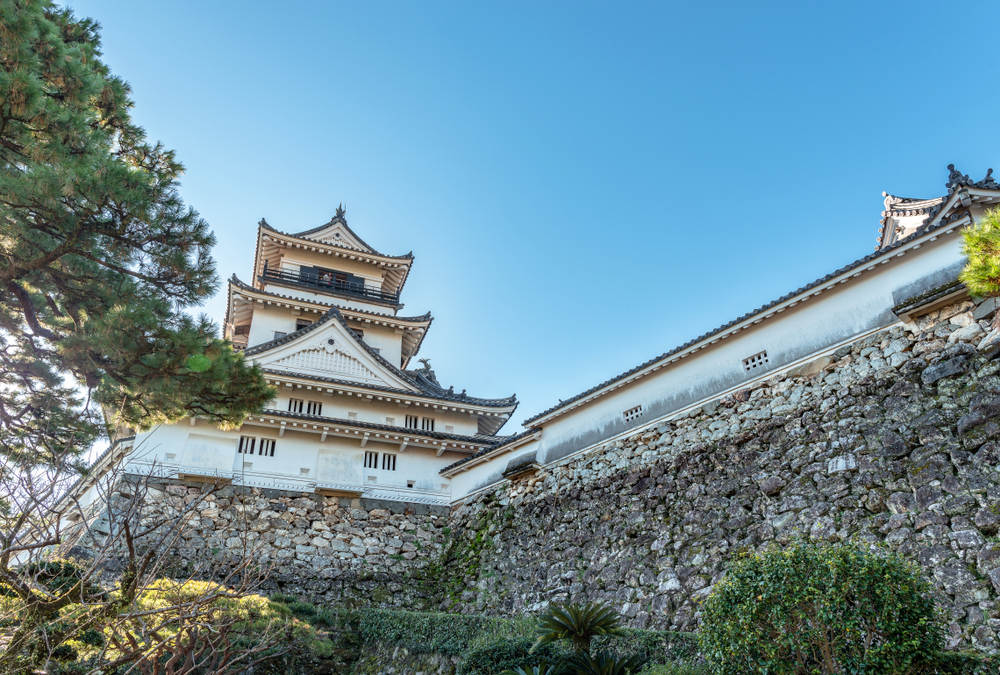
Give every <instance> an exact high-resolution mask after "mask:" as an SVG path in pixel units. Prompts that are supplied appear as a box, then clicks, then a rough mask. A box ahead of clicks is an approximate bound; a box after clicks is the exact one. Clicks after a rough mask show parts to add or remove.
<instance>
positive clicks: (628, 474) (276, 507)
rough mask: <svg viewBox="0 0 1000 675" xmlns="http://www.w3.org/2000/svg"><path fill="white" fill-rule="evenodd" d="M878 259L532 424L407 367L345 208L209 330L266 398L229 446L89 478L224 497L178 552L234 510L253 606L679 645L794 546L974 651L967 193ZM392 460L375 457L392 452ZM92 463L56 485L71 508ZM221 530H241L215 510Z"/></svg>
mask: <svg viewBox="0 0 1000 675" xmlns="http://www.w3.org/2000/svg"><path fill="white" fill-rule="evenodd" d="M885 203H886V208H885V211H884V212H883V214H882V223H881V225H882V227H881V229H880V232H879V239H878V242H877V248H876V250H875V251H874V252H873V253H871V254H869V255H866V256H864V257H862V258H860V259H859V260H857V261H856V262H854V263H851V264H850V265H847V266H845V267H843V268H841V269H839V270H836V271H834V272H832V273H830V274H828V275H826V276H824V277H822V278H820V279H818V280H817V281H815V282H813V283H811V284H809V285H807V286H805V287H803V288H800V289H797V290H795V291H793V292H791V293H789V294H787V295H785V296H783V297H782V298H779V299H777V300H775V301H774V302H772V303H769V304H768V305H765V306H764V307H761V308H759V309H757V310H754V311H753V312H749V313H748V314H746V315H744V316H742V317H740V318H738V319H735V320H734V321H732V322H730V323H728V324H726V325H725V326H722V327H720V328H718V329H717V330H715V331H712V332H710V333H707V334H705V335H703V336H700V337H698V338H696V339H694V340H692V341H691V342H689V343H687V344H685V345H682V346H680V347H677V348H674V349H671V350H669V351H667V352H665V353H663V354H662V355H660V356H658V357H656V358H653V359H650V360H649V361H647V362H645V363H643V364H640V365H638V366H636V367H635V368H633V369H631V370H630V371H628V372H626V373H623V374H622V375H620V376H618V377H615V378H612V379H610V380H608V381H606V382H604V383H601V384H599V385H597V386H595V387H593V388H591V389H589V390H588V391H585V392H582V393H580V394H579V395H577V396H575V397H573V398H571V399H569V400H566V401H562V402H560V403H559V405H557V406H555V407H553V408H550V409H549V410H546V411H544V412H542V413H540V414H537V415H534V416H532V417H531V418H529V419H528V420H527V421H526V422H525V423H524V426H523V428H522V429H521V430H507V432H506V434H503V435H501V427H502V425H503V423H504V422H505V421H506V420H507V418H508V417H509V416H510V415H511V413H512V412H513V410H514V407H515V405H516V402H515V400H514V399H513V397H511V398H509V399H481V398H474V397H471V396H469V395H467V394H466V393H465V392H464V391H463V392H461V393H456V392H455V391H454V390H453V389H446V388H444V387H443V386H442V385H440V384H439V383H438V382H437V381H436V379H435V378H434V376H433V373H432V372H431V371H430V370H429V369H428V368H426V367H425V368H423V369H414V368H413V367H412V365H411V361H412V360H413V359H414V358H415V357H416V355H417V351H418V349H419V347H420V344H421V341H422V340H423V337H424V334H425V333H426V331H427V329H428V327H429V326H430V316H429V315H424V316H420V317H412V318H403V317H397V316H396V313H395V311H396V309H398V304H399V293H400V291H401V290H402V287H403V284H404V283H405V280H406V276H407V274H408V272H409V267H410V264H411V262H412V257H410V256H403V257H391V256H385V255H382V254H380V253H377V252H375V251H374V250H373V249H371V248H370V247H369V246H368V245H367V244H365V243H364V242H363V241H362V240H361V239H360V238H358V237H357V235H356V234H354V232H352V231H351V230H350V229H349V228H348V227H347V223H346V220H345V217H344V214H343V213H342V212H338V215H337V216H335V218H334V219H333V220H331V222H330V223H328V224H327V225H324V226H322V227H320V228H317V229H314V230H308V231H306V232H302V233H300V234H298V235H287V234H283V233H281V232H278V231H276V230H274V229H272V228H270V226H268V225H267V224H266V223H264V222H262V223H261V225H260V227H259V229H258V246H257V256H256V261H255V267H254V273H253V278H252V283H249V284H245V283H242V282H240V281H238V280H236V279H235V278H234V279H233V281H232V282H231V283H230V286H229V309H228V315H227V317H226V324H225V325H226V331H227V334H228V335H230V336H231V337H232V339H233V341H234V342H236V343H237V344H238V345H239V346H241V347H243V348H244V349H245V353H246V354H247V357H248V358H249V359H252V360H254V361H255V362H257V363H260V364H261V366H262V367H263V368H264V370H265V372H266V373H267V376H268V379H269V380H270V381H271V382H272V383H274V384H275V385H276V386H277V387H278V388H279V392H280V393H279V397H278V399H277V401H276V402H275V403H274V404H273V409H270V410H266V411H264V412H263V413H262V414H260V415H255V416H254V417H253V418H252V419H250V420H248V421H247V423H246V424H245V425H244V426H243V428H242V429H241V430H239V431H235V432H224V431H220V430H218V429H216V428H215V427H214V426H211V425H208V424H207V423H205V422H204V421H199V420H197V419H191V420H185V421H183V422H181V423H179V424H176V425H173V426H171V427H164V428H161V429H158V430H155V431H153V432H150V433H148V434H136V435H134V437H129V436H131V435H130V434H129V435H127V436H126V437H123V438H122V439H119V441H118V442H117V443H116V444H115V445H114V446H113V447H112V448H110V449H109V451H108V453H107V454H106V455H105V456H104V457H103V458H102V459H101V460H99V464H98V467H100V466H102V464H100V462H104V463H105V465H108V466H110V465H111V464H112V463H113V462H115V461H117V458H122V461H124V462H125V465H126V467H127V468H128V471H130V472H133V473H143V472H145V473H155V475H156V476H157V481H158V482H157V483H156V485H157V488H156V489H155V490H154V491H153V493H152V495H151V504H150V508H151V509H154V510H166V511H167V512H169V509H177V508H179V507H182V506H183V505H184V504H185V503H186V501H189V500H190V499H192V498H193V495H194V492H196V491H197V481H199V480H208V479H212V480H219V479H221V480H225V481H228V482H230V483H231V486H230V487H228V488H226V490H224V491H222V492H221V493H219V495H217V496H213V499H212V505H211V506H210V507H209V508H206V509H203V510H202V511H201V513H200V515H199V517H198V518H197V519H196V520H195V522H193V523H192V526H191V530H190V533H189V534H188V535H187V538H186V539H185V541H184V545H182V546H180V547H178V548H177V550H176V551H175V552H174V553H175V554H176V555H178V556H179V557H180V558H181V559H182V560H190V559H193V558H197V557H199V556H204V555H206V551H207V550H212V549H217V548H220V547H221V548H224V547H225V546H226V545H227V541H228V540H229V538H230V537H231V536H232V528H233V527H234V523H235V522H236V521H237V519H238V517H245V516H246V515H247V514H249V518H250V519H251V527H252V530H253V531H254V532H255V535H254V536H256V537H257V538H258V539H259V540H260V541H261V542H262V543H263V544H264V548H263V549H262V550H263V551H264V553H263V555H264V557H265V558H266V559H267V560H271V561H275V562H276V563H277V565H278V566H277V572H276V574H275V576H274V577H273V579H272V583H273V584H274V585H275V586H276V587H281V588H282V590H283V591H284V592H292V593H297V594H301V595H303V596H306V597H309V598H310V599H312V600H315V601H326V602H341V603H343V602H347V603H366V604H383V605H398V606H406V607H424V608H430V607H438V608H442V609H449V610H450V611H465V612H472V611H480V612H488V613H515V612H521V611H526V610H533V609H538V608H539V607H541V606H542V605H543V604H544V603H546V602H548V601H551V600H553V599H567V598H570V599H574V600H596V599H604V600H611V601H613V602H615V603H616V604H618V605H619V606H622V607H623V608H624V613H625V614H626V616H628V617H629V620H630V622H631V623H632V625H634V626H650V627H661V628H668V627H672V628H675V629H692V628H694V626H695V622H696V613H697V601H698V600H699V598H701V597H703V596H704V595H706V594H707V593H708V592H709V590H710V588H711V585H712V584H713V583H714V582H716V581H718V579H719V578H720V576H721V574H722V572H723V569H724V565H725V562H726V561H727V560H728V559H729V558H730V557H731V556H733V555H736V554H737V553H739V552H740V551H745V550H753V549H755V548H757V547H759V546H762V545H767V544H768V543H770V542H774V541H776V542H779V543H780V542H783V541H787V540H789V539H790V538H791V537H793V536H798V535H799V534H803V533H804V534H806V535H808V536H811V537H814V538H817V539H822V540H825V541H840V540H845V539H848V538H852V537H858V538H862V539H864V540H867V541H873V542H881V543H884V544H886V545H888V546H890V547H891V548H893V549H895V550H898V551H900V552H901V553H903V554H905V555H907V556H910V557H911V558H913V559H914V560H916V561H918V562H919V563H920V564H921V565H923V566H924V567H925V568H926V569H927V571H928V574H929V575H930V576H931V578H932V579H933V580H934V581H935V583H936V585H937V587H938V589H939V591H940V593H941V602H942V603H943V605H944V606H945V607H946V609H947V611H948V612H949V615H950V618H951V622H952V623H951V627H950V631H951V635H950V641H951V645H952V646H959V645H963V644H966V645H972V646H975V647H976V648H979V649H982V650H986V651H992V650H995V649H997V647H998V643H997V631H998V629H1000V608H998V607H997V605H996V602H997V598H998V591H1000V544H997V543H996V536H997V534H998V527H1000V506H998V505H1000V467H998V460H1000V449H998V448H1000V442H998V437H1000V426H998V423H997V420H996V417H997V412H998V411H1000V358H998V357H1000V342H998V341H995V339H994V338H995V337H996V334H995V333H991V331H992V326H991V323H990V322H991V320H992V318H993V316H994V313H995V312H994V303H993V301H992V300H989V301H986V302H981V301H978V300H976V299H973V298H970V297H969V296H968V293H967V291H966V290H965V288H964V287H963V286H962V284H960V283H959V282H958V281H957V274H958V272H959V270H960V269H961V267H962V265H963V263H964V259H963V257H962V254H961V248H960V246H961V236H960V233H961V229H962V228H963V227H965V226H967V225H969V224H971V223H973V222H974V221H976V220H977V219H979V218H981V217H982V214H983V213H984V211H985V209H987V208H989V207H990V206H991V205H995V204H1000V186H998V185H997V184H996V183H995V182H994V181H993V179H992V176H991V175H990V174H987V176H986V178H984V179H983V180H981V181H974V180H972V179H970V178H969V177H968V176H965V175H963V174H961V173H960V172H958V171H957V170H955V169H954V167H950V175H949V179H948V183H947V185H946V194H944V195H942V196H939V197H936V198H933V199H923V200H916V199H904V198H898V197H894V196H891V195H886V200H885ZM387 458H388V459H387ZM101 475H102V474H101V471H100V468H99V470H98V471H96V472H95V473H94V476H93V477H92V478H90V479H89V481H90V482H84V483H80V484H79V485H78V486H76V487H75V488H74V495H76V496H79V497H80V498H81V503H87V500H88V499H90V500H91V501H93V500H94V497H88V495H95V494H96V489H95V485H96V482H99V481H100V480H101ZM238 514H239V515H238Z"/></svg>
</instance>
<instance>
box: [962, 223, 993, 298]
mask: <svg viewBox="0 0 1000 675" xmlns="http://www.w3.org/2000/svg"><path fill="white" fill-rule="evenodd" d="M962 236H963V237H964V238H965V242H964V243H963V245H962V252H963V253H965V256H966V258H968V262H967V263H966V265H965V269H963V270H962V272H961V274H960V275H959V279H961V281H962V282H963V283H964V284H965V285H966V287H968V289H969V292H970V293H971V294H972V295H974V296H976V297H978V298H993V297H997V296H998V295H1000V207H996V208H992V209H989V210H988V211H987V212H986V213H985V215H984V216H983V218H982V219H981V220H980V221H979V222H978V223H976V224H975V225H973V226H971V227H969V228H967V229H966V230H965V231H964V232H963V233H962Z"/></svg>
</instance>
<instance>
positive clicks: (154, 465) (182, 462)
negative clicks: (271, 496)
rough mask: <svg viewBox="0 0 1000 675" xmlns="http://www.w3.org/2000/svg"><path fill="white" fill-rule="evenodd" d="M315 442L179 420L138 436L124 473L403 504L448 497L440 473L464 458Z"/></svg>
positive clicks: (272, 429) (352, 442)
mask: <svg viewBox="0 0 1000 675" xmlns="http://www.w3.org/2000/svg"><path fill="white" fill-rule="evenodd" d="M240 437H247V438H253V439H254V441H255V442H254V444H253V447H254V452H253V454H250V453H240V452H238V446H239V442H240ZM320 438H321V437H320V435H318V434H315V433H303V432H300V431H295V430H294V429H289V428H286V429H285V431H284V433H283V434H282V433H281V432H280V427H278V426H276V425H270V424H262V423H256V424H255V423H247V424H244V425H243V426H242V428H241V429H240V430H238V431H223V430H220V429H219V428H218V427H216V426H215V425H214V424H209V423H207V422H205V421H203V420H199V421H196V423H195V425H194V426H191V425H190V422H189V420H184V421H182V422H179V423H177V424H173V425H162V426H159V427H156V428H154V429H152V430H150V431H148V432H145V433H141V434H138V435H137V436H136V439H135V446H134V448H133V450H132V452H131V453H130V455H129V457H128V459H127V461H126V466H125V470H126V471H127V472H130V473H136V474H148V473H154V474H157V475H162V476H164V477H169V478H176V477H183V476H188V477H191V476H205V477H212V476H218V477H220V478H231V479H232V480H233V482H234V483H235V484H237V485H246V486H253V487H264V488H275V489H285V490H301V491H307V492H312V491H313V490H314V489H316V488H317V487H324V486H327V487H330V488H332V489H345V490H354V491H357V492H362V491H371V490H373V489H374V490H380V491H382V492H385V491H387V490H389V491H393V494H395V495H397V497H401V498H405V497H406V495H407V494H408V493H411V492H412V491H418V492H433V493H441V494H442V495H444V494H446V493H448V492H449V491H450V480H449V479H447V478H443V477H441V476H440V475H439V472H440V470H441V469H442V468H443V467H445V466H447V465H448V464H451V463H454V462H456V461H458V460H459V459H461V458H463V457H465V456H466V455H465V454H463V453H458V452H452V451H446V452H444V453H443V454H442V455H441V456H437V453H436V451H435V450H433V449H430V448H423V447H419V446H415V445H410V446H407V447H406V448H405V450H404V451H402V452H400V448H399V446H398V445H394V444H389V443H382V442H378V441H370V442H368V443H366V444H365V446H364V447H362V446H361V444H360V441H359V439H357V438H343V437H338V436H334V435H332V434H331V435H329V436H327V438H326V440H325V441H321V440H320ZM262 440H268V441H273V442H274V455H273V456H271V455H270V453H266V454H264V455H262V454H261V448H262V447H263V446H262V443H261V441H262ZM366 452H368V453H377V455H378V456H377V458H376V462H375V464H376V466H375V467H366V466H365V453H366ZM386 454H389V455H391V456H393V457H394V458H395V459H394V461H393V462H392V463H391V464H390V466H392V467H394V469H388V468H383V467H384V466H385V463H384V462H383V456H384V455H386ZM372 479H374V480H372ZM91 491H92V490H88V493H90V492H91ZM383 496H388V495H383Z"/></svg>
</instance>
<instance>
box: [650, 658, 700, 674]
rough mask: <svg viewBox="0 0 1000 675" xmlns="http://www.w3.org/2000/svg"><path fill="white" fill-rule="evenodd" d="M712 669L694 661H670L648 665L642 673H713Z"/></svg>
mask: <svg viewBox="0 0 1000 675" xmlns="http://www.w3.org/2000/svg"><path fill="white" fill-rule="evenodd" d="M711 672H712V671H711V669H710V668H709V667H708V666H707V665H705V664H702V663H695V662H694V661H669V662H667V663H652V664H649V665H647V666H646V667H645V668H644V669H643V670H642V672H641V673H640V675H711Z"/></svg>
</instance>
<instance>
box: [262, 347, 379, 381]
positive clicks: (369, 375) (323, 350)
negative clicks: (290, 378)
mask: <svg viewBox="0 0 1000 675" xmlns="http://www.w3.org/2000/svg"><path fill="white" fill-rule="evenodd" d="M270 365H271V367H272V368H278V369H281V370H293V371H296V372H301V373H311V374H313V375H323V376H325V377H336V378H337V379H360V380H364V381H366V382H379V377H378V376H377V375H376V374H375V372H374V371H372V369H371V368H368V367H367V366H366V365H365V364H363V363H362V362H361V361H359V360H358V359H357V358H355V357H354V356H353V355H352V354H349V353H348V352H346V351H345V350H344V349H342V348H341V347H340V346H338V343H337V341H336V340H327V341H326V343H325V344H320V345H316V346H315V347H310V348H309V349H303V350H302V351H299V352H295V353H294V354H291V355H289V356H286V357H284V358H281V359H278V360H277V361H275V362H274V363H272V364H270Z"/></svg>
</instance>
